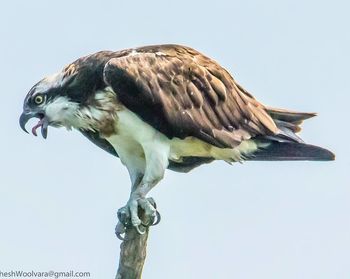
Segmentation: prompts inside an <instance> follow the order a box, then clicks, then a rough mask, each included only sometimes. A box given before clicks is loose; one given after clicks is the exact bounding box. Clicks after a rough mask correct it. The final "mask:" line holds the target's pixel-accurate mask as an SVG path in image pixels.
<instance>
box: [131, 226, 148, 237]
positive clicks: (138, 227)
mask: <svg viewBox="0 0 350 279" xmlns="http://www.w3.org/2000/svg"><path fill="white" fill-rule="evenodd" d="M134 228H135V229H136V230H137V232H138V233H139V234H141V235H142V234H145V233H146V229H145V230H144V231H142V230H141V229H140V225H137V226H134Z"/></svg>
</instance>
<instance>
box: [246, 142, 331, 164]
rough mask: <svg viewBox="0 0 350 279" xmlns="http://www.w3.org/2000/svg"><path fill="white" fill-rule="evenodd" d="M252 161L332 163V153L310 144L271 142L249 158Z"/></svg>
mask: <svg viewBox="0 0 350 279" xmlns="http://www.w3.org/2000/svg"><path fill="white" fill-rule="evenodd" d="M250 160H252V161H334V160H335V155H334V153H333V152H331V151H329V150H327V149H325V148H322V147H319V146H315V145H311V144H305V143H294V142H277V141H271V142H270V144H269V145H268V146H267V147H266V148H262V149H259V150H258V151H257V152H255V153H254V154H253V156H252V158H250Z"/></svg>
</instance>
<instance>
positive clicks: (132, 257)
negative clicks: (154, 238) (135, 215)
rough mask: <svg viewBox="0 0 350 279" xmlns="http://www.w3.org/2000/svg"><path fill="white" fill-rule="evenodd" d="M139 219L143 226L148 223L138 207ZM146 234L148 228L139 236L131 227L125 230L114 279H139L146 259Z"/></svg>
mask: <svg viewBox="0 0 350 279" xmlns="http://www.w3.org/2000/svg"><path fill="white" fill-rule="evenodd" d="M139 217H140V219H141V220H142V223H144V224H147V223H149V222H150V220H147V217H146V216H145V214H144V211H143V210H142V209H141V208H140V207H139ZM148 233H149V227H146V228H145V233H144V234H139V233H138V232H137V231H136V229H135V228H134V227H132V226H129V227H127V228H126V231H125V236H124V238H125V239H124V240H123V242H122V243H121V244H120V259H119V268H118V273H117V275H116V277H115V278H116V279H140V278H141V274H142V268H143V265H144V263H145V259H146V248H147V239H148Z"/></svg>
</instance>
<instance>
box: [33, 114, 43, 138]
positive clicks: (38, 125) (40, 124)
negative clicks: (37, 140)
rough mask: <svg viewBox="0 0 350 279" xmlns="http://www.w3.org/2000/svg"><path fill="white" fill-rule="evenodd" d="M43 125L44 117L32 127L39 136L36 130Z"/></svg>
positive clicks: (34, 133) (35, 134)
mask: <svg viewBox="0 0 350 279" xmlns="http://www.w3.org/2000/svg"><path fill="white" fill-rule="evenodd" d="M42 126H43V118H42V119H40V120H39V122H38V123H37V124H36V125H35V126H34V127H33V128H32V133H33V135H34V136H37V135H38V134H37V132H36V130H37V129H38V128H39V127H42Z"/></svg>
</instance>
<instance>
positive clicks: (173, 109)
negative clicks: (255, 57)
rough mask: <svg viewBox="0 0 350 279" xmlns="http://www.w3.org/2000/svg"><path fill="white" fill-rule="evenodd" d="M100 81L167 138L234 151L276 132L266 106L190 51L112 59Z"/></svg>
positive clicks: (139, 52)
mask: <svg viewBox="0 0 350 279" xmlns="http://www.w3.org/2000/svg"><path fill="white" fill-rule="evenodd" d="M104 80H105V82H106V84H107V85H108V86H111V87H112V88H113V90H114V91H115V92H116V93H117V96H118V98H119V101H120V102H121V103H123V104H124V105H125V106H126V107H127V108H129V109H130V110H131V111H133V112H134V113H136V114H137V115H138V116H139V117H141V118H142V119H143V120H144V121H146V122H147V123H149V124H150V125H151V126H153V127H154V128H156V129H157V130H159V131H160V132H162V133H164V134H165V135H166V136H168V137H169V138H173V137H178V138H182V139H183V138H186V137H196V138H199V139H201V140H203V141H205V142H207V143H210V144H213V145H215V146H218V147H222V148H233V147H236V146H237V145H239V144H240V143H241V142H242V140H245V139H249V138H251V137H255V136H257V135H274V134H276V133H278V128H277V126H276V125H275V123H274V121H273V119H272V118H271V116H270V115H269V114H268V112H267V111H266V109H265V107H264V106H263V105H262V104H260V103H259V102H258V101H257V100H255V99H254V98H253V97H252V95H250V94H249V93H248V92H247V91H245V90H244V89H243V88H242V87H241V86H240V85H238V84H237V83H236V82H235V81H234V79H233V78H232V77H231V75H230V74H229V73H228V72H227V71H226V70H225V69H223V68H222V67H221V66H220V65H219V64H217V63H216V62H215V61H213V60H211V59H210V58H208V57H206V56H204V55H202V54H200V53H199V52H197V51H195V50H194V49H191V48H187V47H182V46H175V45H163V46H157V47H145V48H140V49H136V50H135V51H133V53H132V54H129V55H125V56H122V57H118V58H112V59H111V60H109V62H108V63H107V64H106V66H105V68H104Z"/></svg>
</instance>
